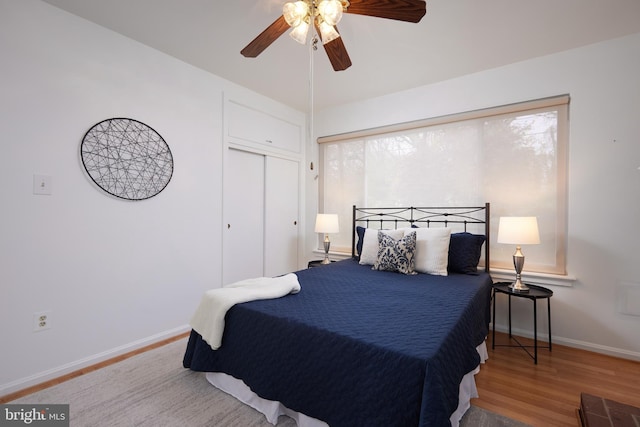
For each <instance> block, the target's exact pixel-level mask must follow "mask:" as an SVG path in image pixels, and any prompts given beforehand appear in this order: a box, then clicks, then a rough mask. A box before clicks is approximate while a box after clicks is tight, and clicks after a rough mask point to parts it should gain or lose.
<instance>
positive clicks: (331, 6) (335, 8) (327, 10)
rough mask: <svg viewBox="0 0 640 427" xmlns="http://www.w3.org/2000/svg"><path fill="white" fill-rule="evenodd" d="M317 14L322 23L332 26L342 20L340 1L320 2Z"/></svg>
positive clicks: (326, 0) (327, 0)
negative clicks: (320, 17)
mask: <svg viewBox="0 0 640 427" xmlns="http://www.w3.org/2000/svg"><path fill="white" fill-rule="evenodd" d="M318 13H319V14H320V16H322V19H323V20H324V22H326V23H327V24H329V25H331V26H334V25H336V24H337V23H338V22H340V19H342V2H340V0H322V1H321V2H320V3H318Z"/></svg>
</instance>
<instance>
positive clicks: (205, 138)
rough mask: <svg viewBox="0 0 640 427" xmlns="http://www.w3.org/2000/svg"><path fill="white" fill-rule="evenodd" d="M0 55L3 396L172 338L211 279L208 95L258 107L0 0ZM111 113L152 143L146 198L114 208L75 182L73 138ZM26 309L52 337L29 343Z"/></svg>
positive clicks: (212, 128) (215, 118)
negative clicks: (43, 185) (169, 160)
mask: <svg viewBox="0 0 640 427" xmlns="http://www.w3.org/2000/svg"><path fill="white" fill-rule="evenodd" d="M0 58H1V59H0V61H1V63H2V65H1V66H0V139H1V142H0V147H1V148H2V152H1V154H0V196H1V199H0V200H1V203H2V205H1V206H2V208H1V210H0V211H1V216H0V342H1V344H0V355H1V360H0V362H1V363H0V395H3V394H7V393H10V392H12V391H15V390H18V389H21V388H24V387H26V386H28V385H31V384H34V383H39V382H42V381H44V380H46V379H49V378H51V377H56V376H59V375H60V374H63V373H66V372H68V371H72V370H75V369H78V368H79V367H82V366H84V365H87V364H89V363H95V362H97V361H99V360H102V359H105V358H108V357H111V356H113V355H115V354H118V353H122V352H125V351H127V350H131V349H133V348H136V347H140V346H142V345H144V344H148V343H150V342H153V341H156V340H159V339H161V338H165V337H167V336H173V335H175V334H177V333H179V332H183V331H187V330H188V326H187V323H188V321H189V318H190V316H191V314H192V313H193V310H194V309H195V307H196V306H197V303H198V302H199V300H200V297H201V296H202V293H203V292H204V291H205V290H207V289H210V288H214V287H218V286H220V282H221V232H222V229H221V222H222V207H221V203H222V160H221V159H222V126H223V124H222V106H223V92H224V93H225V94H229V93H232V94H234V96H235V95H238V96H241V97H242V98H243V99H254V100H255V101H256V103H257V104H259V105H266V104H269V105H271V106H272V105H273V103H272V102H271V104H270V101H269V100H266V99H264V98H263V97H261V96H258V95H256V94H254V93H251V92H249V91H247V90H245V89H243V88H240V87H238V86H236V85H233V84H231V83H229V82H228V81H225V80H223V79H220V78H218V77H216V76H213V75H211V74H208V73H206V72H204V71H202V70H199V69H196V68H194V67H191V66H189V65H187V64H185V63H183V62H181V61H178V60H176V59H173V58H171V57H168V56H167V55H165V54H162V53H160V52H157V51H155V50H152V49H150V48H148V47H145V46H143V45H141V44H139V43H137V42H134V41H132V40H130V39H127V38H125V37H122V36H120V35H118V34H115V33H113V32H111V31H108V30H106V29H103V28H101V27H99V26H96V25H94V24H92V23H90V22H88V21H85V20H83V19H79V18H77V17H75V16H73V15H70V14H68V13H66V12H63V11H61V10H59V9H57V8H54V7H52V6H50V5H48V4H46V3H43V2H40V1H37V0H21V1H14V0H0ZM280 108H281V109H282V110H287V111H293V110H291V109H288V107H284V106H281V107H280ZM294 113H295V114H297V115H298V116H300V117H303V115H302V113H299V112H294ZM112 117H129V118H134V119H137V120H140V121H142V122H144V123H146V124H147V125H149V126H151V127H152V128H154V129H155V130H156V131H157V132H158V133H159V134H160V135H161V136H162V137H163V138H164V139H165V140H166V142H167V143H168V145H169V147H170V149H171V151H172V154H173V158H174V174H173V178H172V179H171V182H170V183H169V185H168V186H167V187H166V188H165V190H164V191H162V192H161V193H160V194H159V195H157V196H155V197H153V198H151V199H148V200H145V201H135V202H134V201H125V200H121V199H117V198H115V197H111V196H109V195H107V194H106V193H104V192H103V191H102V190H100V189H99V188H98V187H97V186H96V185H95V184H94V183H93V182H92V181H91V180H90V179H89V178H88V176H87V175H86V173H85V172H84V169H83V166H82V162H81V159H80V156H79V149H80V143H81V140H82V137H83V136H84V134H85V132H86V131H87V130H88V129H89V128H90V127H92V126H93V125H94V124H96V123H97V122H99V121H102V120H104V119H108V118H112ZM34 174H44V175H50V176H51V177H52V180H53V194H52V195H51V196H36V195H33V194H32V179H33V175H34ZM39 311H51V313H50V321H51V325H52V328H51V329H49V330H46V331H40V332H33V328H32V324H33V319H32V317H33V313H35V312H39Z"/></svg>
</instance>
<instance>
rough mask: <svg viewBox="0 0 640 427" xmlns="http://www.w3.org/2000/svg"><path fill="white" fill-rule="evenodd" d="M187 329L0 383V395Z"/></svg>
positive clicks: (169, 332) (68, 372)
mask: <svg viewBox="0 0 640 427" xmlns="http://www.w3.org/2000/svg"><path fill="white" fill-rule="evenodd" d="M189 330H191V327H190V326H189V325H184V326H180V327H178V328H174V329H170V330H167V331H164V332H161V333H159V334H155V335H152V336H150V337H147V338H143V339H141V340H137V341H134V342H131V343H129V344H125V345H122V346H120V347H116V348H113V349H110V350H107V351H104V352H102V353H98V354H94V355H92V356H89V357H85V358H83V359H80V360H76V361H74V362H71V363H67V364H65V365H62V366H58V367H56V368H53V369H49V370H47V371H43V372H39V373H37V374H34V375H31V376H28V377H25V378H20V379H18V380H15V381H12V382H10V383H7V384H2V385H0V397H2V396H7V395H9V394H12V393H15V392H18V391H20V390H24V389H26V388H29V387H32V386H35V385H38V384H42V383H45V382H47V381H50V380H53V379H56V378H60V377H62V376H64V375H67V374H70V373H72V372H75V371H78V370H80V369H83V368H86V367H88V366H91V365H95V364H97V363H100V362H104V361H106V360H109V359H112V358H115V357H118V356H122V355H124V354H127V353H129V352H131V351H135V350H139V349H141V348H143V347H146V346H149V345H152V344H156V343H158V342H160V341H163V340H166V339H169V338H172V337H175V336H177V335H180V334H184V333H186V332H188V331H189Z"/></svg>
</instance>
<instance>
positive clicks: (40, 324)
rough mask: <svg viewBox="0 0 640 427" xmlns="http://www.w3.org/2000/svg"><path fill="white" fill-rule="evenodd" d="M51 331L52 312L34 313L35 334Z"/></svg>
mask: <svg viewBox="0 0 640 427" xmlns="http://www.w3.org/2000/svg"><path fill="white" fill-rule="evenodd" d="M46 329H51V311H41V312H38V313H33V332H40V331H44V330H46Z"/></svg>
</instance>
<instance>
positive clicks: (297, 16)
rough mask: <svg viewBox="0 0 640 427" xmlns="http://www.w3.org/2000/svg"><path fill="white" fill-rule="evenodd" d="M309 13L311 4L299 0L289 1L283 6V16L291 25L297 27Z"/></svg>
mask: <svg viewBox="0 0 640 427" xmlns="http://www.w3.org/2000/svg"><path fill="white" fill-rule="evenodd" d="M308 14H309V5H307V3H306V2H304V1H302V0H299V1H297V2H287V3H285V4H284V6H282V16H284V20H285V21H287V24H289V25H290V26H291V27H297V26H298V25H300V23H302V22H304V19H305V18H306V17H307V15H308Z"/></svg>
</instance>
